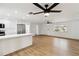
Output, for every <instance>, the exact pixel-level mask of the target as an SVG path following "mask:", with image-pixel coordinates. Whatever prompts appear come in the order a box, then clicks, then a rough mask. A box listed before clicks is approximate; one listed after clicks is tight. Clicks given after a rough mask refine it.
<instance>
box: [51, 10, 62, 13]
mask: <svg viewBox="0 0 79 59" xmlns="http://www.w3.org/2000/svg"><path fill="white" fill-rule="evenodd" d="M50 12H54V13H59V12H61V10H50Z"/></svg>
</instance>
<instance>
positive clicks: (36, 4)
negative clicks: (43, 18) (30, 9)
mask: <svg viewBox="0 0 79 59" xmlns="http://www.w3.org/2000/svg"><path fill="white" fill-rule="evenodd" d="M33 4H34V5H35V6H37V7H39V8H40V9H42V10H45V9H44V8H43V7H42V6H41V5H39V4H38V3H33Z"/></svg>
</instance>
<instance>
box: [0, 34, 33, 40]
mask: <svg viewBox="0 0 79 59" xmlns="http://www.w3.org/2000/svg"><path fill="white" fill-rule="evenodd" d="M22 36H33V34H32V33H26V34H13V35H5V36H0V40H1V39H8V38H16V37H22Z"/></svg>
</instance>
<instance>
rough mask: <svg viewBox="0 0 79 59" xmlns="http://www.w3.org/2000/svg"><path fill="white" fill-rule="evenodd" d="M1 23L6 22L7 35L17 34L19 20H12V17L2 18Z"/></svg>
mask: <svg viewBox="0 0 79 59" xmlns="http://www.w3.org/2000/svg"><path fill="white" fill-rule="evenodd" d="M0 23H3V24H5V29H4V30H5V34H6V35H10V34H16V33H17V31H16V29H17V26H16V24H17V22H16V21H14V20H11V19H10V20H9V19H0Z"/></svg>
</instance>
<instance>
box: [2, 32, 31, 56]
mask: <svg viewBox="0 0 79 59" xmlns="http://www.w3.org/2000/svg"><path fill="white" fill-rule="evenodd" d="M30 45H32V34H31V33H27V34H16V35H6V36H0V56H1V55H6V54H9V53H12V52H14V51H17V50H19V49H22V48H26V47H28V46H30Z"/></svg>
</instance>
